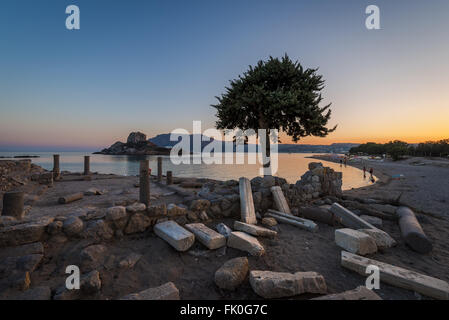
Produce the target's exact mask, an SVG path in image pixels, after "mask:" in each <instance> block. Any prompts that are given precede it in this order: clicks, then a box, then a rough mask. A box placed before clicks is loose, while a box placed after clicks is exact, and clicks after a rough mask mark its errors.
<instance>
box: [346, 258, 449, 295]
mask: <svg viewBox="0 0 449 320" xmlns="http://www.w3.org/2000/svg"><path fill="white" fill-rule="evenodd" d="M341 265H342V266H343V267H345V268H347V269H349V270H352V271H355V272H357V273H358V274H360V275H362V276H366V275H367V274H366V268H367V267H368V266H369V265H374V266H377V267H378V268H379V272H380V281H382V282H385V283H388V284H390V285H392V286H396V287H399V288H403V289H407V290H413V291H416V292H418V293H420V294H423V295H425V296H428V297H432V298H435V299H442V300H447V299H449V283H447V282H446V281H443V280H440V279H436V278H432V277H429V276H426V275H423V274H420V273H418V272H415V271H411V270H407V269H404V268H400V267H395V266H392V265H390V264H387V263H383V262H380V261H376V260H372V259H368V258H365V257H362V256H358V255H356V254H352V253H350V252H346V251H342V252H341Z"/></svg>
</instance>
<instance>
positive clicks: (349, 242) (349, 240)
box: [335, 228, 377, 256]
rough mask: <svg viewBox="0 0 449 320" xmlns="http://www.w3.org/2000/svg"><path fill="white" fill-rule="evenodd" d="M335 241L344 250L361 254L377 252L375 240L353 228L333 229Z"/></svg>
mask: <svg viewBox="0 0 449 320" xmlns="http://www.w3.org/2000/svg"><path fill="white" fill-rule="evenodd" d="M335 243H336V244H337V246H339V247H340V248H343V249H344V250H347V251H349V252H352V253H356V254H360V255H362V256H363V255H365V254H370V253H376V252H377V245H376V241H375V240H374V239H373V238H372V237H370V236H369V235H367V234H366V233H363V232H359V231H357V230H353V229H347V228H346V229H338V230H335Z"/></svg>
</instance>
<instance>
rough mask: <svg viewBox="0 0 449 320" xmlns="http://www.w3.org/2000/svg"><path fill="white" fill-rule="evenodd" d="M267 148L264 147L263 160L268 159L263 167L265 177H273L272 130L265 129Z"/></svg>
mask: <svg viewBox="0 0 449 320" xmlns="http://www.w3.org/2000/svg"><path fill="white" fill-rule="evenodd" d="M265 130H266V131H265V148H264V146H262V155H263V159H264V160H265V159H268V160H267V162H266V163H264V165H263V171H264V176H271V175H272V172H271V159H270V157H271V148H270V130H269V129H265Z"/></svg>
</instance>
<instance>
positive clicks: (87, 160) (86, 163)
mask: <svg viewBox="0 0 449 320" xmlns="http://www.w3.org/2000/svg"><path fill="white" fill-rule="evenodd" d="M89 174H90V156H84V175H85V176H88V175H89Z"/></svg>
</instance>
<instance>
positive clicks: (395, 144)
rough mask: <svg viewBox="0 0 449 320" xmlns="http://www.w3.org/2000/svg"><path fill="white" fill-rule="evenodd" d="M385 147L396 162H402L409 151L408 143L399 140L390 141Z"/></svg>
mask: <svg viewBox="0 0 449 320" xmlns="http://www.w3.org/2000/svg"><path fill="white" fill-rule="evenodd" d="M385 147H386V151H387V153H388V154H389V155H390V156H391V158H392V159H393V160H394V161H397V160H400V159H401V158H402V157H403V156H405V155H406V154H407V153H408V151H409V148H408V143H407V142H403V141H399V140H395V141H390V142H389V143H387V144H386V145H385Z"/></svg>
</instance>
